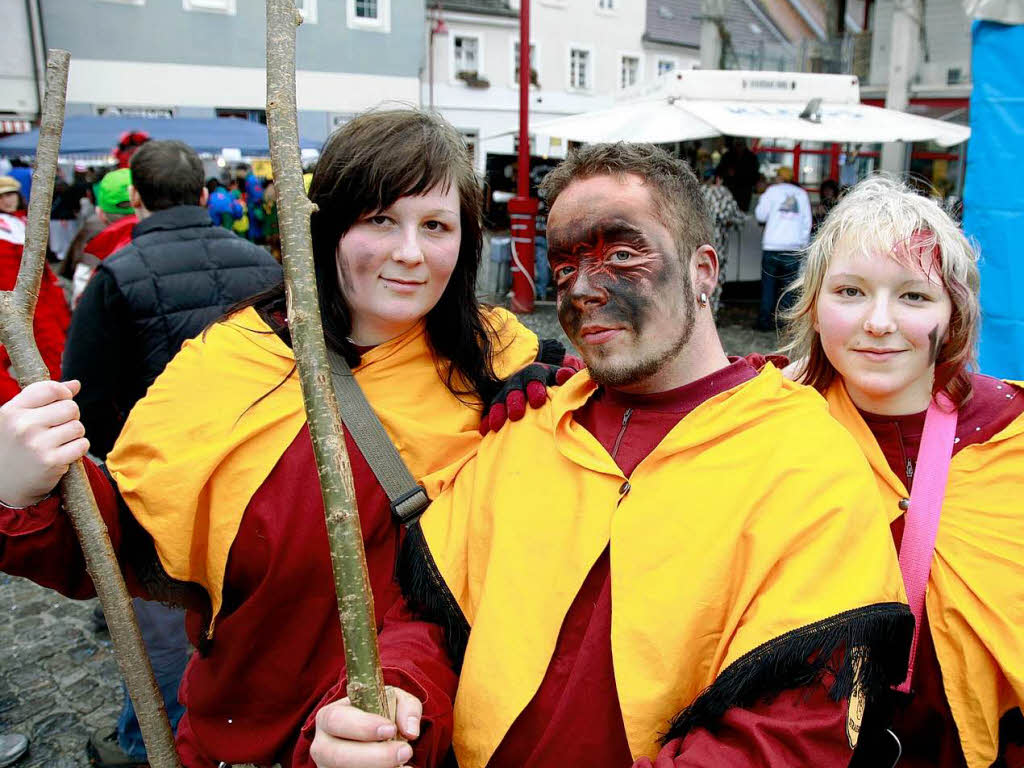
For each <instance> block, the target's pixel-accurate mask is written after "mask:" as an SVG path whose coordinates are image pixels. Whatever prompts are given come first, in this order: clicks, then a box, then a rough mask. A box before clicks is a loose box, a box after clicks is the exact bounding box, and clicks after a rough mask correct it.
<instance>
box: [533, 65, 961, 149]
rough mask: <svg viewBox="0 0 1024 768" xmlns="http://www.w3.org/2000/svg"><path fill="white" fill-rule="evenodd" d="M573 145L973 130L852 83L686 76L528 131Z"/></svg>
mask: <svg viewBox="0 0 1024 768" xmlns="http://www.w3.org/2000/svg"><path fill="white" fill-rule="evenodd" d="M530 131H531V132H532V133H535V134H539V135H542V136H560V137H562V138H566V139H571V140H573V141H583V142H588V143H594V142H599V141H639V142H653V143H662V142H669V141H688V140H691V139H700V138H706V137H708V136H715V135H718V134H725V135H729V136H749V137H754V138H765V139H769V138H773V139H793V140H797V141H821V142H854V143H865V144H871V143H884V142H890V141H935V142H937V143H938V144H941V145H943V146H950V145H953V144H960V143H961V142H964V141H966V140H967V139H968V137H969V136H970V134H971V130H970V128H968V127H967V126H963V125H957V124H955V123H948V122H945V121H942V120H933V119H931V118H927V117H921V116H919V115H912V114H909V113H907V112H900V111H897V110H893V109H882V108H880V107H871V106H868V105H866V104H861V103H860V84H859V83H858V81H857V78H856V77H853V76H852V75H818V74H803V73H792V72H747V71H742V70H686V71H681V72H672V73H669V74H668V75H665V76H662V77H661V78H659V79H658V80H657V81H656V82H655V83H654V84H652V85H649V86H645V87H644V88H642V89H639V90H637V91H634V92H632V93H630V94H627V95H626V97H625V98H623V100H622V101H620V102H619V103H617V104H616V105H615V106H614V107H612V108H610V109H604V110H600V111H596V112H586V113H583V114H579V115H572V116H571V117H564V118H559V119H557V120H547V121H542V122H535V123H531V125H530Z"/></svg>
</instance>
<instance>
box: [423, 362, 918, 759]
mask: <svg viewBox="0 0 1024 768" xmlns="http://www.w3.org/2000/svg"><path fill="white" fill-rule="evenodd" d="M594 390H595V385H594V384H593V382H592V381H591V380H590V379H589V378H588V376H587V374H586V373H580V374H577V375H576V376H574V377H573V378H572V379H571V380H570V381H569V382H568V383H567V384H566V385H565V386H563V387H562V388H561V389H560V390H559V391H558V392H557V393H556V394H555V395H554V396H553V398H552V400H551V402H550V403H549V404H548V405H547V406H546V407H544V408H542V409H539V410H537V411H530V412H528V413H527V415H526V417H525V418H524V419H523V420H522V421H520V422H517V423H516V424H514V425H511V426H510V427H507V428H505V429H503V430H502V431H501V432H499V433H498V434H497V435H493V436H490V437H488V438H487V439H486V440H485V441H484V444H483V446H482V447H481V450H480V451H479V453H478V455H477V458H476V460H475V461H474V462H470V463H469V464H468V465H467V466H466V468H465V469H464V470H463V472H462V473H461V474H460V475H459V476H458V478H457V480H456V482H455V483H454V484H453V485H451V486H450V487H449V488H448V489H447V491H446V492H445V493H443V494H442V495H441V496H440V497H438V498H437V499H436V500H435V501H434V503H433V504H432V505H431V507H430V509H429V510H428V511H427V513H426V515H425V516H424V517H423V519H422V527H423V532H424V536H425V538H426V541H427V543H428V545H429V548H430V551H431V554H432V555H433V558H434V561H435V563H436V564H437V567H438V569H439V570H440V572H441V574H442V575H443V577H444V579H445V581H446V583H447V584H448V586H449V588H450V589H451V592H452V594H453V595H454V596H455V598H456V600H457V601H458V603H459V605H460V607H461V609H462V611H463V612H464V614H465V616H466V618H467V619H468V621H469V622H470V624H471V626H472V631H471V633H470V637H469V644H468V647H467V650H466V655H465V660H464V665H463V668H462V676H461V679H460V685H459V693H458V697H457V700H456V712H455V737H454V739H455V746H456V752H457V756H458V759H459V764H460V765H462V766H463V768H483V766H485V765H486V764H487V761H488V760H489V759H490V757H491V755H492V754H493V753H494V750H495V749H496V748H497V746H498V745H499V744H500V742H501V740H502V739H503V738H504V736H505V734H506V733H507V731H508V729H509V727H510V726H511V725H512V723H513V722H514V721H515V719H516V717H518V715H519V713H520V712H522V711H523V708H524V707H526V705H527V704H528V703H529V701H530V700H531V699H532V697H533V695H534V693H535V692H536V690H537V688H538V686H539V685H540V683H541V681H542V679H543V677H544V674H545V672H546V670H547V667H548V664H549V663H550V661H551V656H552V653H553V651H554V648H555V643H556V640H557V638H558V634H559V631H560V630H561V627H562V623H563V620H564V618H565V616H566V612H567V611H568V609H569V606H570V605H571V603H572V601H573V599H574V598H575V596H576V594H577V593H578V591H579V589H580V586H581V585H582V583H583V581H584V579H585V578H586V576H587V574H588V573H589V571H590V569H591V567H592V566H593V564H594V562H595V561H596V560H597V558H598V557H599V556H600V554H601V553H602V552H603V551H604V549H605V548H606V547H610V551H611V576H612V604H613V606H614V608H613V614H612V637H611V642H612V654H613V659H614V666H615V680H616V687H617V691H618V695H619V703H620V706H621V709H622V713H623V717H624V722H625V727H626V734H627V737H628V740H629V744H630V748H631V750H632V753H633V755H634V757H639V756H640V755H648V756H652V757H653V755H654V754H655V753H656V752H657V748H658V747H657V740H658V737H659V735H661V734H664V733H665V732H666V731H667V729H668V725H669V720H670V718H672V716H673V715H675V714H676V713H678V712H679V711H681V710H683V709H684V708H686V707H688V706H690V705H691V704H692V703H693V702H694V700H695V699H696V698H697V696H698V694H700V692H701V691H703V690H704V689H706V688H707V687H708V686H711V685H712V684H713V683H715V681H716V680H717V679H718V678H719V677H720V675H722V674H723V673H724V672H725V671H726V670H728V669H729V668H730V666H731V665H734V664H736V663H737V662H739V661H740V660H741V659H743V657H744V656H745V654H748V653H749V652H751V651H753V650H754V649H759V648H761V647H762V646H764V644H765V643H766V642H768V641H770V640H772V639H773V638H780V636H782V635H785V634H786V633H788V632H791V631H793V630H798V629H800V628H807V627H809V626H810V625H814V624H816V623H817V622H821V621H822V620H826V619H829V618H831V617H835V616H837V615H839V614H843V613H844V612H847V611H858V610H860V609H864V610H865V611H867V612H869V613H870V607H871V606H876V605H878V604H890V605H889V606H888V607H885V606H883V607H882V608H880V609H879V611H880V612H882V613H884V612H886V611H888V612H889V614H892V613H899V614H900V615H901V616H904V618H905V616H909V613H907V612H905V611H903V610H901V609H899V608H898V607H895V606H892V605H891V604H892V603H894V602H905V599H904V595H903V590H902V584H901V581H900V577H899V570H898V565H897V563H896V558H895V555H894V552H893V548H892V544H891V540H890V537H889V532H888V530H887V529H886V524H885V519H884V518H883V516H882V514H881V509H880V507H879V504H878V497H877V493H876V492H875V488H874V483H873V479H872V476H871V473H870V471H869V469H868V467H867V466H866V464H865V462H864V458H863V456H862V455H861V454H860V452H859V450H858V449H857V446H856V445H855V444H854V442H853V441H852V440H851V439H850V437H849V435H848V434H846V433H845V432H844V431H843V430H842V429H841V428H840V427H839V425H837V424H836V423H835V421H833V420H832V419H831V418H830V417H829V416H828V413H827V410H826V408H825V403H824V402H823V401H822V399H821V398H820V397H819V396H818V395H817V393H815V392H813V391H812V390H810V389H808V388H806V387H802V386H799V385H796V384H792V383H790V382H786V381H784V380H783V379H782V377H781V375H780V374H779V372H778V371H777V370H776V369H775V368H773V367H772V366H770V365H769V366H767V367H766V368H765V369H764V370H763V371H762V372H761V373H760V374H759V375H758V376H757V377H756V378H754V379H753V380H751V381H749V382H746V383H744V384H741V385H739V386H738V387H735V388H733V389H731V390H729V391H728V392H725V393H722V394H720V395H717V396H715V397H713V398H711V399H710V400H708V401H706V402H705V403H703V404H702V405H700V406H699V407H698V408H696V409H694V410H693V411H692V412H691V413H690V414H688V415H687V416H686V417H685V418H684V419H682V420H681V421H680V422H679V424H677V425H676V426H675V427H674V428H673V429H672V431H671V432H670V433H669V434H668V435H667V436H666V438H665V439H664V440H663V441H662V442H661V444H659V445H658V446H657V447H656V448H655V449H654V451H653V452H652V453H651V454H650V455H649V456H648V457H647V458H645V459H644V460H643V461H642V462H641V463H640V465H639V466H638V467H637V468H636V470H635V471H634V472H633V473H632V476H631V477H630V478H629V484H628V486H626V485H624V481H625V477H624V476H623V475H622V473H621V471H620V470H619V469H618V467H617V466H616V464H615V462H614V461H613V460H612V458H611V457H610V456H609V455H608V453H607V452H606V451H605V450H604V449H603V448H602V447H601V445H600V444H599V443H598V441H597V439H596V438H594V436H593V435H591V434H590V432H588V431H587V430H586V429H584V428H583V427H582V426H580V425H579V424H578V423H576V422H575V421H574V419H573V415H572V414H573V411H574V410H576V409H577V408H579V406H580V405H582V404H583V403H584V402H585V401H586V400H587V398H589V397H590V396H591V395H592V394H593V392H594ZM840 554H842V557H840V556H839V555H840ZM904 614H905V615H904ZM810 637H811V642H812V645H811V647H812V648H813V647H814V646H813V637H814V633H813V632H812V633H811V635H810ZM768 655H771V654H770V653H769V654H768ZM747 658H748V659H749V658H751V657H747ZM803 658H806V656H804V657H803ZM745 663H749V662H745ZM755 666H756V665H755Z"/></svg>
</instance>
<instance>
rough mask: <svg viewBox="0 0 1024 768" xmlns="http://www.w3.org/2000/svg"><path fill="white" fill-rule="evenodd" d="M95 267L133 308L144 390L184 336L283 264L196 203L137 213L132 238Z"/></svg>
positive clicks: (277, 275)
mask: <svg viewBox="0 0 1024 768" xmlns="http://www.w3.org/2000/svg"><path fill="white" fill-rule="evenodd" d="M100 269H102V270H105V271H107V272H109V273H110V275H111V276H113V278H114V281H115V282H116V283H117V287H118V290H119V291H120V293H121V295H122V296H124V299H125V301H126V302H127V303H128V305H129V307H130V308H131V316H132V318H133V319H132V322H133V324H134V333H133V334H132V335H133V336H134V337H135V338H136V339H138V340H139V342H140V344H141V349H139V350H135V352H136V353H137V354H138V355H139V362H140V363H141V370H140V371H139V374H140V377H141V378H142V379H143V383H144V386H143V387H142V390H141V391H142V392H145V390H146V388H147V387H148V386H149V385H150V384H152V383H153V381H154V380H155V379H156V377H157V376H158V375H160V373H161V372H162V371H163V369H164V367H165V366H166V365H167V363H169V362H170V360H171V358H172V357H174V355H175V354H176V353H177V352H178V350H179V349H181V345H182V344H184V343H185V341H186V340H188V339H190V338H192V337H194V336H197V335H199V333H200V332H202V331H203V329H205V328H206V327H207V326H208V325H210V323H212V322H213V321H214V320H216V319H217V318H218V317H220V316H221V315H222V314H223V313H224V310H226V309H227V308H228V307H230V306H231V305H232V304H234V303H236V302H238V301H241V300H242V299H245V298H248V297H249V296H252V295H253V294H256V293H259V292H260V291H262V290H264V289H266V288H269V287H270V286H272V285H274V284H275V283H277V282H279V281H280V280H281V266H280V265H279V264H278V263H277V262H276V261H275V260H274V257H273V256H271V255H270V254H269V253H268V252H267V251H266V250H265V249H263V248H261V247H259V246H258V245H253V244H252V243H250V242H249V241H248V240H243V239H242V238H240V237H238V236H237V235H235V234H232V233H231V232H229V231H227V230H226V229H223V228H222V227H218V226H214V224H213V222H212V221H211V220H210V214H209V213H207V211H206V209H205V208H201V207H199V206H195V205H179V206H176V207H174V208H168V209H166V210H163V211H157V212H156V213H153V214H151V215H150V216H148V217H146V218H145V219H143V220H142V221H140V222H139V223H138V224H137V225H135V228H134V229H133V230H132V242H131V244H130V245H128V246H126V247H125V248H122V249H121V250H120V251H118V252H117V253H116V254H114V255H113V256H111V257H110V258H108V259H107V260H106V261H104V262H103V263H102V264H101V265H100ZM129 407H130V406H129Z"/></svg>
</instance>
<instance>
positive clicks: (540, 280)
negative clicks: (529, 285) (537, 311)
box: [533, 235, 551, 301]
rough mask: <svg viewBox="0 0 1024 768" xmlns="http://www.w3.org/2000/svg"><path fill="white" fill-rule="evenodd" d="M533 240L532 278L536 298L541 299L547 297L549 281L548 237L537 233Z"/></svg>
mask: <svg viewBox="0 0 1024 768" xmlns="http://www.w3.org/2000/svg"><path fill="white" fill-rule="evenodd" d="M533 242H534V251H533V279H534V280H535V281H536V283H537V299H538V300H540V301H543V300H544V299H546V298H547V297H548V284H549V283H550V282H551V265H550V264H548V239H547V238H546V237H545V236H544V235H537V236H536V237H535V238H534V240H533Z"/></svg>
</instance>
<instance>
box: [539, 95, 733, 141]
mask: <svg viewBox="0 0 1024 768" xmlns="http://www.w3.org/2000/svg"><path fill="white" fill-rule="evenodd" d="M676 102H677V100H676V99H673V98H668V97H660V98H657V99H647V100H643V101H636V102H628V103H622V104H618V105H616V106H614V107H611V108H610V109H602V110H598V111H596V112H584V113H582V114H579V115H570V116H569V117H560V118H557V119H554V120H544V121H540V122H536V123H534V122H532V121H531V124H530V132H531V133H535V134H539V135H541V136H559V137H561V138H563V139H569V140H571V141H581V142H584V143H587V144H597V143H599V142H604V141H635V142H649V143H651V144H663V143H666V142H670V141H690V140H692V139H706V138H709V137H711V136H717V135H718V134H719V133H721V131H719V130H717V129H716V128H714V127H713V126H711V125H708V124H707V123H706V122H704V121H703V120H701V119H700V118H699V117H696V116H695V115H694V114H692V113H691V112H688V111H686V110H683V109H680V107H679V105H678V104H677V103H676Z"/></svg>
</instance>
